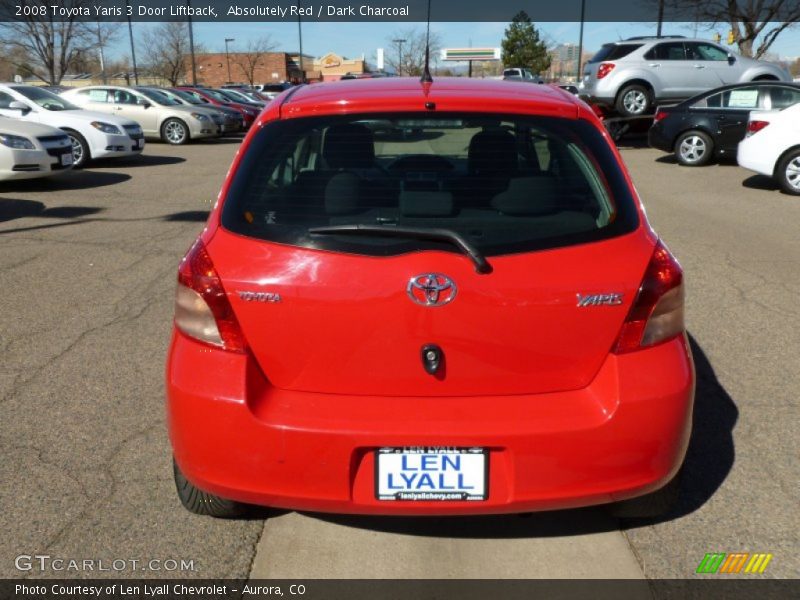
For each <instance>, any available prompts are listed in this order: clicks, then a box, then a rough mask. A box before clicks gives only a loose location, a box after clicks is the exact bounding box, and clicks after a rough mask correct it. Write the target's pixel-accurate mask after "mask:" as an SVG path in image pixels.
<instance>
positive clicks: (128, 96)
mask: <svg viewBox="0 0 800 600" xmlns="http://www.w3.org/2000/svg"><path fill="white" fill-rule="evenodd" d="M110 91H111V93H112V96H113V98H114V99H113V102H114V104H138V99H137V97H136V95H135V94H132V93H131V92H129V91H127V90H110Z"/></svg>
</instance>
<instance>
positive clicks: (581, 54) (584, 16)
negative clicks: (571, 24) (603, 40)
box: [575, 0, 586, 83]
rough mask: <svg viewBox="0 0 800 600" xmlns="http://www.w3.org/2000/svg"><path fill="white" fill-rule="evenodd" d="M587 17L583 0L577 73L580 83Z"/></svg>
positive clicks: (576, 78)
mask: <svg viewBox="0 0 800 600" xmlns="http://www.w3.org/2000/svg"><path fill="white" fill-rule="evenodd" d="M585 19H586V0H581V32H580V34H579V36H578V72H577V73H576V75H575V83H580V82H581V78H582V77H583V74H582V73H581V58H583V21H584V20H585Z"/></svg>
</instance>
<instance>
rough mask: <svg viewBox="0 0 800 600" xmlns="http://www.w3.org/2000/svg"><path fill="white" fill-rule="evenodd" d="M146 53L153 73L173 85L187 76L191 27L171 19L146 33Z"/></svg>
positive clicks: (146, 58)
mask: <svg viewBox="0 0 800 600" xmlns="http://www.w3.org/2000/svg"><path fill="white" fill-rule="evenodd" d="M143 38H144V47H145V51H144V55H145V60H146V61H147V63H148V68H149V71H150V73H151V74H152V75H154V76H156V77H160V78H162V79H166V80H167V81H169V82H170V84H171V85H178V83H179V82H180V81H181V80H183V79H185V77H186V61H187V58H188V56H189V27H188V25H187V23H185V22H180V21H169V22H166V23H161V24H159V25H158V27H156V28H155V29H153V30H151V31H146V32H145V33H144V36H143Z"/></svg>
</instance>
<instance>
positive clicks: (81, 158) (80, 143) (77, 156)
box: [64, 129, 92, 169]
mask: <svg viewBox="0 0 800 600" xmlns="http://www.w3.org/2000/svg"><path fill="white" fill-rule="evenodd" d="M64 133H66V134H67V135H68V136H69V141H70V142H71V143H72V165H73V168H74V169H82V168H83V167H85V166H86V163H88V162H89V161H90V160H91V158H92V156H91V151H90V150H89V144H88V143H87V142H86V138H84V137H83V136H82V135H81V134H80V133H78V132H77V131H75V130H73V129H65V130H64Z"/></svg>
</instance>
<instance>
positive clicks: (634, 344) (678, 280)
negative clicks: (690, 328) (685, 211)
mask: <svg viewBox="0 0 800 600" xmlns="http://www.w3.org/2000/svg"><path fill="white" fill-rule="evenodd" d="M683 293H684V292H683V270H682V269H681V266H680V265H679V264H678V261H677V260H675V258H674V257H673V256H672V254H670V252H669V250H667V247H666V246H664V244H662V243H661V242H659V243H658V244H657V245H656V249H655V251H654V252H653V257H652V258H651V259H650V264H649V265H647V270H646V271H645V273H644V279H642V285H641V286H640V287H639V293H638V294H637V296H636V300H634V302H633V306H631V309H630V311H629V312H628V316H627V318H626V319H625V323H623V325H622V330H621V331H620V333H619V338H618V339H617V343H616V346H615V347H614V352H615V353H616V354H622V353H625V352H632V351H634V350H639V349H640V348H645V347H647V346H653V345H655V344H658V343H660V342H665V341H667V340H669V339H672V338H674V337H675V336H677V335H680V334H681V333H683V331H684V329H685V327H684V322H683Z"/></svg>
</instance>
